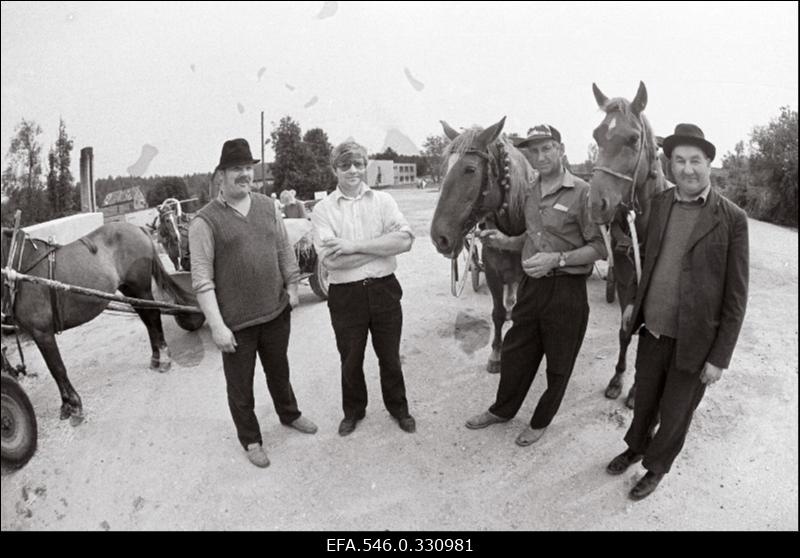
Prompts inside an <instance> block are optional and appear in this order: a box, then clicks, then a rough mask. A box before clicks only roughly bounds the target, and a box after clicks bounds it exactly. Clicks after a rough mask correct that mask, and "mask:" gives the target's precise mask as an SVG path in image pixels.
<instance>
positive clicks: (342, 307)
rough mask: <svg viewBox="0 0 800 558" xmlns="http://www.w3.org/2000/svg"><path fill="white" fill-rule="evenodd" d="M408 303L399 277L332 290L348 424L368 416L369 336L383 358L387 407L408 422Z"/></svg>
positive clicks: (337, 286) (331, 307)
mask: <svg viewBox="0 0 800 558" xmlns="http://www.w3.org/2000/svg"><path fill="white" fill-rule="evenodd" d="M402 297H403V289H402V288H401V287H400V283H399V282H398V281H397V278H396V277H395V276H394V274H392V275H388V276H386V277H382V278H380V279H366V280H364V281H355V282H353V283H340V284H332V285H331V286H330V288H329V290H328V309H329V310H330V313H331V323H332V324H333V331H334V333H335V334H336V347H337V348H338V349H339V356H340V357H341V362H342V408H343V410H344V416H345V417H346V418H350V419H361V418H363V417H364V414H365V413H366V408H367V384H366V382H365V380H364V350H365V348H366V346H367V334H371V336H372V347H373V349H374V350H375V355H377V357H378V366H379V368H380V377H381V392H382V394H383V403H384V405H386V409H387V410H388V411H389V413H390V414H391V415H392V416H393V417H395V418H398V419H400V418H404V417H406V416H408V401H406V386H405V383H404V382H403V369H402V366H401V365H400V334H401V333H402V330H403V309H402V307H401V306H400V299H401V298H402Z"/></svg>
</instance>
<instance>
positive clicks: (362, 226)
mask: <svg viewBox="0 0 800 558" xmlns="http://www.w3.org/2000/svg"><path fill="white" fill-rule="evenodd" d="M311 222H312V224H313V225H314V248H316V250H317V255H318V257H319V258H320V259H324V258H325V257H326V256H327V255H328V254H327V252H326V250H325V248H323V246H322V243H323V242H324V241H325V240H328V239H330V238H344V239H346V240H356V241H358V240H372V239H374V238H379V237H381V236H383V235H385V234H388V233H391V232H396V231H403V232H405V233H408V235H409V236H410V237H411V238H412V239H413V238H414V233H413V232H412V231H411V227H410V226H409V224H408V221H407V220H406V218H405V217H404V216H403V214H402V213H401V212H400V208H399V207H397V202H396V201H395V200H394V198H393V197H392V196H390V195H389V194H387V193H386V192H378V191H375V190H373V189H372V188H370V187H369V186H367V185H366V184H364V183H363V182H362V183H361V188H360V189H359V193H358V194H357V195H356V196H355V197H352V198H351V197H349V196H346V195H345V194H344V193H343V192H342V191H341V190H340V189H339V188H336V190H334V191H333V192H332V193H331V194H330V195H328V197H326V198H325V199H323V200H322V201H320V202H319V203H317V204H316V205H315V206H314V210H313V211H312V212H311ZM395 269H397V259H396V257H395V256H375V257H374V259H373V260H372V261H370V262H368V263H366V264H364V265H362V266H359V267H356V268H353V269H330V270H328V280H329V281H330V282H331V283H350V282H352V281H361V280H363V279H367V278H375V279H377V278H379V277H385V276H387V275H390V274H392V273H394V270H395Z"/></svg>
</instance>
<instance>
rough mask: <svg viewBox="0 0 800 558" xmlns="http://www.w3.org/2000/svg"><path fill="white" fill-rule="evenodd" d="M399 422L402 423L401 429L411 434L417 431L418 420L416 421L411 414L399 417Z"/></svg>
mask: <svg viewBox="0 0 800 558" xmlns="http://www.w3.org/2000/svg"><path fill="white" fill-rule="evenodd" d="M397 424H399V425H400V429H401V430H403V431H405V432H408V433H409V434H413V433H414V432H416V431H417V421H415V420H414V417H412V416H411V415H408V416H407V417H403V418H401V419H397Z"/></svg>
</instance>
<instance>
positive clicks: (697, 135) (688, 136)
mask: <svg viewBox="0 0 800 558" xmlns="http://www.w3.org/2000/svg"><path fill="white" fill-rule="evenodd" d="M679 145H694V146H696V147H699V148H700V149H702V150H703V153H705V154H706V157H708V159H709V160H710V161H713V160H714V155H716V154H717V148H716V147H714V144H713V143H711V142H710V141H708V140H707V139H706V137H705V135H703V130H701V129H700V128H699V127H698V126H695V125H694V124H678V125H677V126H675V133H674V134H672V135H671V136H667V137H665V138H664V154H665V155H666V156H667V157H670V158H671V157H672V150H673V149H675V147H677V146H679Z"/></svg>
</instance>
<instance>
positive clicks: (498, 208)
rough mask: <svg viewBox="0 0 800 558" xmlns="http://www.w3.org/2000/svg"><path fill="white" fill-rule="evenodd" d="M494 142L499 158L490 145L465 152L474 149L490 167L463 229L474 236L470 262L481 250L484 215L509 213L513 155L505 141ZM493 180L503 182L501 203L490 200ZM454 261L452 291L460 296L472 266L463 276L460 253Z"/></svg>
mask: <svg viewBox="0 0 800 558" xmlns="http://www.w3.org/2000/svg"><path fill="white" fill-rule="evenodd" d="M494 145H495V146H496V147H497V158H496V159H495V160H493V159H492V156H491V153H490V152H489V148H488V147H487V148H486V150H485V151H483V150H481V149H475V148H473V147H470V148H469V149H467V150H466V151H465V152H464V154H467V153H470V154H473V155H477V156H478V157H480V158H481V159H483V160H484V161H486V169H487V172H485V173H484V175H483V180H482V182H481V191H480V194H479V195H478V199H477V201H476V203H474V204H473V206H472V210H471V211H470V214H469V216H468V217H467V219H466V221H464V227H463V229H462V231H461V237H462V238H464V237H470V238H471V239H472V240H471V242H470V243H469V253H468V254H467V260H466V262H467V264H466V265H467V266H469V265H471V264H472V263H473V258H474V255H475V253H476V250H477V235H476V229H477V228H478V225H479V223H480V222H481V221H482V216H484V215H486V214H488V213H495V214H496V215H497V217H498V218H501V217H504V216H505V215H506V214H507V213H508V196H509V192H510V190H511V179H510V177H509V172H510V170H511V158H510V156H509V154H508V152H507V151H506V148H505V146H504V145H503V143H502V142H496V143H495V144H494ZM495 162H496V163H497V169H496V170H495V166H494V165H493V163H495ZM495 177H496V178H495ZM492 182H496V183H497V184H498V185H499V186H500V188H499V192H500V194H499V195H500V200H499V203H497V204H491V203H487V202H488V201H489V195H490V194H491V193H492ZM450 262H451V263H450V293H451V294H452V295H453V296H455V297H458V296H460V295H461V292H462V291H463V290H464V284H465V282H466V278H467V270H468V267H467V269H465V270H464V274H463V275H462V276H461V278H460V279H459V272H458V256H457V255H456V257H454V258H453V259H451V260H450Z"/></svg>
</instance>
